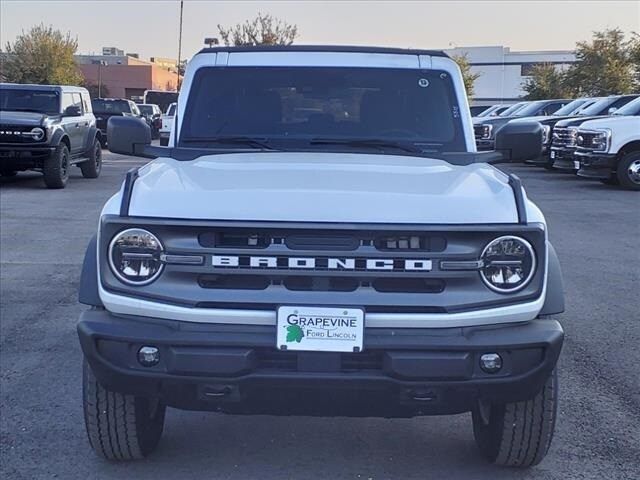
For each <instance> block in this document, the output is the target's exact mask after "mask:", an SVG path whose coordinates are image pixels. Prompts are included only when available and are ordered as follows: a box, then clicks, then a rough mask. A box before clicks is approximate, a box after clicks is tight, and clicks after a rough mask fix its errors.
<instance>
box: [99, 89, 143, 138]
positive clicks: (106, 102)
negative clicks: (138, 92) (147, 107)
mask: <svg viewBox="0 0 640 480" xmlns="http://www.w3.org/2000/svg"><path fill="white" fill-rule="evenodd" d="M91 105H92V108H93V112H94V113H95V116H96V124H97V126H98V129H99V130H100V133H101V136H100V139H101V142H102V147H103V148H104V147H106V146H107V144H108V141H109V140H108V137H107V122H108V121H109V119H110V118H111V117H113V116H114V115H115V116H132V117H141V118H142V117H143V115H142V113H141V112H140V109H139V108H138V105H136V104H135V103H134V102H133V101H132V100H127V99H125V98H94V99H93V100H91Z"/></svg>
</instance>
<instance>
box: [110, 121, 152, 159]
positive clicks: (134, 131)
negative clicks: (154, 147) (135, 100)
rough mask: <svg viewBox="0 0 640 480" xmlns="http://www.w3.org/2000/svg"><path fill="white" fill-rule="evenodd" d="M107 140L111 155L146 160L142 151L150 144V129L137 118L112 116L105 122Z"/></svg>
mask: <svg viewBox="0 0 640 480" xmlns="http://www.w3.org/2000/svg"><path fill="white" fill-rule="evenodd" d="M107 139H108V146H109V150H110V151H112V152H113V153H121V154H123V155H133V156H134V157H145V158H146V157H147V156H146V155H145V154H144V149H145V147H146V146H148V145H150V144H151V129H150V128H149V125H147V122H145V121H144V120H143V119H141V118H139V117H119V116H113V117H110V118H109V121H108V122H107Z"/></svg>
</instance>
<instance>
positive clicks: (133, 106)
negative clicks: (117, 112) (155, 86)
mask: <svg viewBox="0 0 640 480" xmlns="http://www.w3.org/2000/svg"><path fill="white" fill-rule="evenodd" d="M129 106H130V107H131V113H133V114H134V115H136V116H138V117H139V116H140V109H139V108H138V106H137V105H136V104H135V103H133V102H129Z"/></svg>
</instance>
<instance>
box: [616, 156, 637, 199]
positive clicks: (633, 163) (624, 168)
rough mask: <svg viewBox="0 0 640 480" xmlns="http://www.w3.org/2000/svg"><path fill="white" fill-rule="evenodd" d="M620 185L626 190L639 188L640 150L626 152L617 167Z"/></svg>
mask: <svg viewBox="0 0 640 480" xmlns="http://www.w3.org/2000/svg"><path fill="white" fill-rule="evenodd" d="M616 175H617V177H618V181H619V182H620V185H621V186H622V187H623V188H626V189H628V190H640V152H631V153H627V154H626V155H625V156H624V157H622V159H621V160H620V162H619V163H618V168H617V174H616Z"/></svg>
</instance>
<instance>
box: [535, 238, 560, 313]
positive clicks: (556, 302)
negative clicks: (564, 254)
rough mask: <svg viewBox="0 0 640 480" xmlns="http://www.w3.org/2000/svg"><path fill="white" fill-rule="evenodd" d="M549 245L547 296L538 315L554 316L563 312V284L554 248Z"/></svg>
mask: <svg viewBox="0 0 640 480" xmlns="http://www.w3.org/2000/svg"><path fill="white" fill-rule="evenodd" d="M548 245H549V271H548V272H547V296H546V298H545V300H544V305H543V306H542V310H540V313H539V315H554V314H556V313H562V312H564V282H563V280H562V270H561V268H560V261H559V260H558V255H557V254H556V250H555V248H553V245H551V243H549V244H548Z"/></svg>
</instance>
